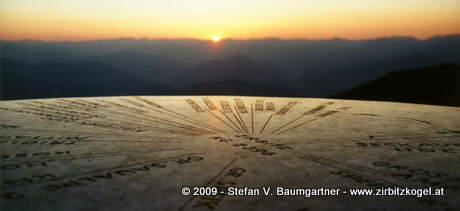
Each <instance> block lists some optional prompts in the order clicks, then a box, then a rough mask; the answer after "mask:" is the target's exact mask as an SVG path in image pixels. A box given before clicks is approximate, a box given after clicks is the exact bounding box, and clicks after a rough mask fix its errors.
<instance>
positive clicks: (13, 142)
mask: <svg viewBox="0 0 460 211" xmlns="http://www.w3.org/2000/svg"><path fill="white" fill-rule="evenodd" d="M75 143H76V141H16V140H14V141H11V140H0V144H20V145H38V144H43V145H75Z"/></svg>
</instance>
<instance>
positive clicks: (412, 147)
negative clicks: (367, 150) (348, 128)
mask: <svg viewBox="0 0 460 211" xmlns="http://www.w3.org/2000/svg"><path fill="white" fill-rule="evenodd" d="M356 144H357V145H358V147H376V148H380V147H393V149H394V150H396V151H398V152H424V153H426V152H442V153H449V154H456V153H460V149H459V148H458V147H460V143H439V142H437V143H373V142H368V143H365V142H357V143H356ZM419 147H424V148H419ZM426 147H428V149H427V148H426ZM433 147H442V148H450V149H433ZM452 148H455V149H452Z"/></svg>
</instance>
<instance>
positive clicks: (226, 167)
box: [179, 158, 238, 210]
mask: <svg viewBox="0 0 460 211" xmlns="http://www.w3.org/2000/svg"><path fill="white" fill-rule="evenodd" d="M236 159H238V158H235V159H233V160H232V162H230V164H228V165H227V166H225V168H224V169H222V170H221V171H220V172H219V173H218V174H217V175H216V176H214V177H213V178H212V179H211V180H210V181H209V182H208V183H206V185H204V187H208V185H209V184H211V183H212V181H214V180H216V179H217V177H219V175H221V174H222V173H223V172H224V171H225V170H227V169H228V168H229V167H230V166H231V165H232V164H233V163H235V161H236ZM195 198H196V196H195V195H194V196H192V197H191V198H190V199H189V200H188V201H187V202H185V204H184V205H182V206H181V207H180V208H179V210H183V209H184V208H185V207H186V206H187V205H188V204H190V202H192V201H193V200H194V199H195Z"/></svg>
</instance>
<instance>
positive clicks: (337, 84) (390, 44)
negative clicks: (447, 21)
mask: <svg viewBox="0 0 460 211" xmlns="http://www.w3.org/2000/svg"><path fill="white" fill-rule="evenodd" d="M0 46H1V53H0V56H1V58H8V59H13V60H16V61H20V62H24V63H26V64H31V65H36V64H40V63H49V62H50V61H54V62H58V63H67V64H71V63H90V62H93V63H99V64H105V65H110V66H111V67H115V68H116V69H118V70H121V71H124V72H126V73H128V74H129V75H132V76H134V75H135V76H138V77H140V78H142V79H144V80H146V81H150V82H154V83H157V84H163V85H165V86H173V87H177V88H179V87H182V86H190V85H192V84H196V83H204V82H206V81H216V80H221V79H228V78H234V79H236V80H238V81H243V82H255V83H258V84H265V85H268V86H271V87H274V88H277V89H281V90H288V91H290V92H294V93H298V94H299V95H300V96H302V97H327V96H330V95H333V94H336V93H340V92H343V91H345V90H347V89H351V88H353V87H356V86H358V85H360V84H363V83H365V82H368V81H370V80H374V79H377V78H379V77H382V76H384V75H385V74H386V73H388V72H391V71H396V70H404V69H417V68H423V67H427V66H432V65H437V64H441V63H453V62H458V61H460V35H446V36H437V37H432V38H430V39H427V40H417V39H415V38H412V37H388V38H379V39H372V40H345V39H340V38H334V39H330V40H302V39H299V40H281V39H253V40H232V39H225V40H222V41H220V42H218V43H214V42H212V41H207V40H193V39H182V40H166V39H157V40H149V39H115V40H97V41H85V42H40V41H17V42H15V41H8V42H7V41H0ZM235 55H236V56H235ZM242 55H244V56H242ZM130 88H133V89H136V88H139V89H142V87H130Z"/></svg>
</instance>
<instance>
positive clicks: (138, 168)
mask: <svg viewBox="0 0 460 211" xmlns="http://www.w3.org/2000/svg"><path fill="white" fill-rule="evenodd" d="M201 160H203V157H182V158H180V157H179V158H169V159H164V160H158V161H151V162H145V163H141V164H134V165H128V166H121V167H118V168H113V169H111V170H107V169H104V170H100V171H91V172H88V173H79V174H77V175H70V176H64V177H58V176H56V175H53V174H44V175H32V176H31V177H23V176H20V175H18V177H17V178H16V179H10V180H5V181H3V187H2V193H1V196H2V197H3V198H6V199H21V198H24V196H25V195H24V194H21V193H18V192H17V191H9V190H10V189H12V188H15V187H22V186H25V185H34V184H41V183H44V182H53V181H55V182H54V183H52V184H46V185H42V186H40V189H42V190H46V191H51V192H53V191H57V190H62V189H67V188H72V187H75V186H81V185H89V184H94V183H97V182H101V181H106V180H111V179H114V178H117V177H126V176H131V175H136V174H137V173H146V172H150V171H155V170H156V169H163V168H167V167H168V166H170V165H184V164H187V163H192V162H197V161H201ZM63 180H64V181H63ZM59 181H60V182H59ZM5 189H6V190H5Z"/></svg>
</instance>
